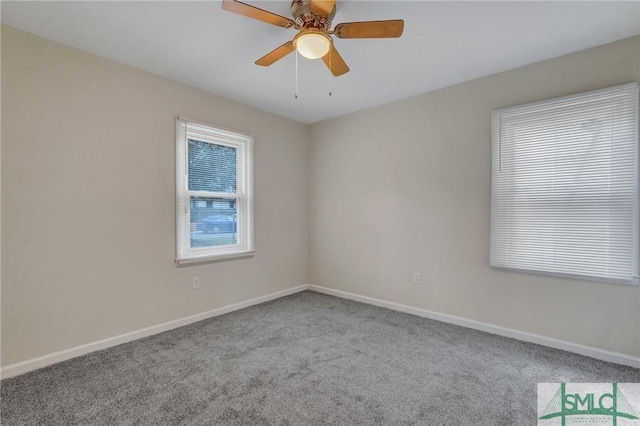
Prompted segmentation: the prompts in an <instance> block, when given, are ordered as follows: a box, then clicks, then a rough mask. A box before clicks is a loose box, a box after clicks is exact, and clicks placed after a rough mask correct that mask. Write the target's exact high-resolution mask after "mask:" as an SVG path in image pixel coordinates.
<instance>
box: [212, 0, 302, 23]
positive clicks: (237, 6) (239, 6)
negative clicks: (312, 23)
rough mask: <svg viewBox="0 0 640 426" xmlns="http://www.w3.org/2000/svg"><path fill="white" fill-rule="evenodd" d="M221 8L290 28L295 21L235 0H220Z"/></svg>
mask: <svg viewBox="0 0 640 426" xmlns="http://www.w3.org/2000/svg"><path fill="white" fill-rule="evenodd" d="M222 8H223V9H224V10H227V11H229V12H233V13H237V14H239V15H244V16H247V17H249V18H253V19H257V20H258V21H262V22H266V23H268V24H272V25H277V26H279V27H284V28H291V27H293V26H295V22H293V21H292V20H291V19H288V18H285V17H284V16H280V15H276V14H275V13H271V12H267V11H266V10H262V9H259V8H257V7H254V6H251V5H248V4H245V3H242V2H239V1H236V0H222Z"/></svg>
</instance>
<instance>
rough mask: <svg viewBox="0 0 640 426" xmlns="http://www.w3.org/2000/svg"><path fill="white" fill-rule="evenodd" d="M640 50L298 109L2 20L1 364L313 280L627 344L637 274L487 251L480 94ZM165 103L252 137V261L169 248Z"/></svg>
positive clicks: (616, 346)
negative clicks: (309, 111) (136, 64)
mask: <svg viewBox="0 0 640 426" xmlns="http://www.w3.org/2000/svg"><path fill="white" fill-rule="evenodd" d="M639 56H640V38H634V39H628V40H624V41H621V42H617V43H614V44H611V45H607V46H602V47H598V48H595V49H591V50H588V51H584V52H580V53H577V54H573V55H568V56H565V57H561V58H557V59H553V60H550V61H546V62H542V63H539V64H534V65H530V66H527V67H523V68H520V69H516V70H513V71H509V72H506V73H502V74H498V75H494V76H490V77H487V78H483V79H479V80H475V81H472V82H469V83H465V84H461V85H457V86H453V87H450V88H446V89H442V90H439V91H436V92H431V93H427V94H423V95H420V96H416V97H413V98H410V99H407V100H403V101H399V102H395V103H392V104H388V105H385V106H381V107H377V108H373V109H370V110H367V111H363V112H359V113H355V114H350V115H348V116H345V117H340V118H336V119H333V120H329V121H326V122H323V123H319V124H316V125H312V126H305V125H302V124H299V123H295V122H292V121H289V120H286V119H283V118H280V117H277V116H275V115H272V114H268V113H266V112H263V111H259V110H256V109H254V108H251V107H248V106H245V105H242V104H238V103H236V102H232V101H230V100H227V99H224V98H221V97H218V96H214V95H211V94H208V93H205V92H202V91H200V90H197V89H194V88H191V87H188V86H185V85H182V84H178V83H175V82H172V81H169V80H166V79H163V78H160V77H157V76H154V75H151V74H148V73H145V72H142V71H138V70H135V69H132V68H129V67H126V66H123V65H120V64H117V63H114V62H112V61H109V60H106V59H102V58H99V57H96V56H93V55H90V54H87V53H84V52H81V51H78V50H75V49H71V48H68V47H64V46H61V45H59V44H56V43H52V42H50V41H47V40H44V39H41V38H38V37H35V36H32V35H29V34H27V33H24V32H21V31H18V30H15V29H12V28H10V27H5V26H3V27H2V58H1V59H2V87H1V89H2V104H1V107H2V113H3V116H2V168H1V171H2V176H1V178H2V200H1V201H2V208H3V211H2V231H3V233H2V245H1V252H2V274H1V278H2V297H1V300H2V302H1V303H2V305H1V309H2V315H1V319H2V330H1V334H2V365H5V366H6V365H9V364H12V363H15V362H19V361H24V360H27V359H30V358H34V357H37V356H41V355H46V354H49V353H51V352H54V351H59V350H64V349H69V348H71V347H74V346H77V345H81V344H85V343H90V342H94V341H96V340H100V339H104V338H108V337H112V336H115V335H118V334H122V333H126V332H129V331H133V330H138V329H141V328H144V327H148V326H152V325H156V324H160V323H163V322H166V321H170V320H173V319H177V318H182V317H185V316H188V315H192V314H196V313H200V312H204V311H207V310H210V309H214V308H217V307H221V306H225V305H228V304H231V303H235V302H240V301H244V300H247V299H250V298H253V297H258V296H261V295H265V294H269V293H273V292H275V291H278V290H283V289H287V288H290V287H294V286H297V285H300V284H303V283H306V282H309V281H310V282H312V283H314V284H318V285H322V286H326V287H330V288H335V289H339V290H344V291H349V292H354V293H358V294H361V295H366V296H371V297H376V298H381V299H385V300H388V301H393V302H398V303H403V304H407V305H411V306H416V307H420V308H425V309H430V310H433V311H437V312H442V313H448V314H452V315H458V316H461V317H465V318H469V319H474V320H478V321H483V322H488V323H492V324H496V325H500V326H504V327H509V328H514V329H518V330H523V331H528V332H533V333H537V334H542V335H545V336H550V337H554V338H559V339H563V340H568V341H570V342H576V343H582V344H586V345H591V346H595V347H598V348H603V349H608V350H612V351H617V352H621V353H625V354H629V355H636V356H639V355H640V295H639V293H640V290H639V289H638V288H636V287H628V286H621V285H607V284H601V283H594V282H584V281H577V280H569V279H553V278H548V277H541V276H535V275H525V274H518V273H509V272H502V271H494V270H491V269H490V268H489V267H488V257H489V252H488V249H489V202H490V111H491V110H493V109H495V108H501V107H505V106H510V105H516V104H520V103H525V102H531V101H536V100H540V99H545V98H550V97H555V96H560V95H565V94H570V93H576V92H581V91H585V90H590V89H595V88H599V87H606V86H610V85H614V84H619V83H626V82H629V81H638V80H640V59H639ZM416 76H417V78H419V73H416ZM389 84H392V82H390V83H389ZM176 115H182V116H186V117H189V118H193V119H196V120H200V121H205V122H210V123H212V124H216V125H220V126H223V127H228V128H231V129H236V130H240V131H244V132H249V133H251V134H253V135H254V136H255V192H256V211H255V213H256V215H255V216H256V219H255V220H256V222H255V228H256V249H257V253H256V255H255V257H254V258H250V259H242V260H234V261H225V262H218V263H211V264H206V265H199V266H190V267H183V268H177V267H176V266H175V265H174V262H173V259H174V256H175V249H174V245H175V237H174V232H175V231H174V229H175V224H174V220H175V213H174V209H175V207H174V200H175V197H174V192H175V164H174V155H175V151H174V144H175V140H174V118H175V116H176ZM309 142H310V145H309ZM309 231H310V232H309ZM309 236H310V238H309ZM414 271H417V272H421V273H422V274H423V284H422V285H420V286H414V285H413V284H411V278H412V273H413V272H414ZM308 275H309V276H308ZM193 276H199V277H200V280H201V288H200V289H199V290H192V289H191V279H192V277H193ZM309 278H310V280H309Z"/></svg>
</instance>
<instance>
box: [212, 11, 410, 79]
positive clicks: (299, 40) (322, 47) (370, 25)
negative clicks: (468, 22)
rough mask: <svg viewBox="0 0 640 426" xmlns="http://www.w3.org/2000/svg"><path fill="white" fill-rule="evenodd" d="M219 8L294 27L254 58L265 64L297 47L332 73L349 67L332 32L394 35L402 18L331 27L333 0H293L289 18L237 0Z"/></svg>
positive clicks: (401, 26) (359, 35)
mask: <svg viewBox="0 0 640 426" xmlns="http://www.w3.org/2000/svg"><path fill="white" fill-rule="evenodd" d="M222 8H223V9H224V10H227V11H229V12H234V13H238V14H240V15H244V16H247V17H249V18H253V19H257V20H259V21H263V22H266V23H268V24H272V25H277V26H279V27H283V28H294V29H296V30H298V34H296V36H295V37H294V38H293V40H290V41H288V42H286V43H284V44H283V45H282V46H280V47H277V48H276V49H274V50H272V51H271V52H269V53H267V54H266V55H264V56H263V57H262V58H260V59H258V60H257V61H256V64H257V65H262V66H265V67H267V66H269V65H271V64H273V63H274V62H276V61H277V60H279V59H282V58H284V57H285V56H287V55H288V54H289V53H291V52H293V51H294V50H297V51H298V52H299V53H300V54H301V55H302V56H304V57H306V58H309V59H318V58H322V60H323V61H324V63H325V64H326V65H327V67H328V68H329V69H330V70H331V72H332V73H333V75H335V76H336V77H337V76H339V75H342V74H345V73H347V72H349V67H348V66H347V64H346V63H345V62H344V59H342V56H340V54H339V53H338V51H337V50H336V48H335V46H334V44H333V39H332V38H331V36H332V35H334V36H336V37H338V38H397V37H400V36H401V35H402V31H403V30H404V20H402V19H394V20H389V21H366V22H345V23H342V24H338V25H336V26H335V27H334V28H333V30H331V20H332V19H333V17H334V16H335V14H336V1H335V0H293V1H292V2H291V13H292V15H293V18H294V19H293V20H291V19H289V18H285V17H284V16H280V15H276V14H275V13H271V12H267V11H266V10H262V9H260V8H257V7H255V6H251V5H248V4H246V3H242V2H239V1H237V0H223V1H222Z"/></svg>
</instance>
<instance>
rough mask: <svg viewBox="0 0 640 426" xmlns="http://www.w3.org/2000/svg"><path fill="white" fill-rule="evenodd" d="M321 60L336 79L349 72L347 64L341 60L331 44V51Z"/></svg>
mask: <svg viewBox="0 0 640 426" xmlns="http://www.w3.org/2000/svg"><path fill="white" fill-rule="evenodd" d="M322 60H323V61H324V63H325V64H326V65H327V67H328V68H329V69H330V70H331V73H332V74H333V75H335V76H336V77H338V76H339V75H342V74H346V73H348V72H349V67H348V66H347V63H346V62H345V61H344V59H342V56H340V54H339V53H338V51H337V50H336V47H335V46H334V45H333V43H332V44H331V50H329V53H327V54H326V55H324V56H323V57H322Z"/></svg>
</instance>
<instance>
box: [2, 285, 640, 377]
mask: <svg viewBox="0 0 640 426" xmlns="http://www.w3.org/2000/svg"><path fill="white" fill-rule="evenodd" d="M304 290H311V291H316V292H318V293H324V294H329V295H331V296H336V297H340V298H343V299H350V300H355V301H357V302H362V303H367V304H370V305H375V306H380V307H383V308H387V309H391V310H394V311H399V312H404V313H407V314H412V315H417V316H419V317H424V318H430V319H433V320H437V321H442V322H446V323H450V324H455V325H459V326H462V327H467V328H472V329H474V330H480V331H485V332H487V333H491V334H497V335H499V336H505V337H510V338H513V339H517V340H522V341H525V342H531V343H536V344H539V345H542V346H548V347H551V348H555V349H561V350H565V351H568V352H574V353H577V354H580V355H585V356H588V357H591V358H595V359H600V360H603V361H607V362H613V363H616V364H622V365H628V366H630V367H635V368H640V358H639V357H634V356H631V355H625V354H621V353H618V352H611V351H607V350H604V349H599V348H594V347H592V346H585V345H580V344H577V343H571V342H566V341H564V340H558V339H553V338H551V337H546V336H541V335H538V334H532V333H527V332H525V331H519V330H514V329H511V328H505V327H500V326H497V325H493V324H487V323H484V322H480V321H475V320H471V319H467V318H462V317H457V316H454V315H448V314H443V313H439V312H434V311H430V310H427V309H421V308H416V307H413V306H408V305H402V304H400V303H395V302H387V301H385V300H381V299H375V298H373V297H368V296H361V295H359V294H354V293H348V292H346V291H341V290H334V289H331V288H327V287H321V286H317V285H313V284H305V285H300V286H297V287H292V288H289V289H287V290H282V291H278V292H276V293H271V294H267V295H265V296H261V297H256V298H255V299H250V300H247V301H244V302H239V303H234V304H232V305H228V306H223V307H221V308H218V309H213V310H211V311H207V312H202V313H200V314H196V315H191V316H189V317H185V318H180V319H177V320H174V321H169V322H166V323H164V324H159V325H154V326H151V327H147V328H143V329H141V330H136V331H132V332H129V333H125V334H120V335H118V336H114V337H110V338H108V339H104V340H99V341H97V342H92V343H87V344H85V345H81V346H76V347H74V348H71V349H66V350H63V351H59V352H53V353H50V354H47V355H44V356H41V357H38V358H32V359H28V360H26V361H22V362H18V363H15V364H11V365H7V366H6V367H2V369H0V378H2V379H7V378H10V377H15V376H19V375H20V374H24V373H28V372H29V371H33V370H37V369H39V368H43V367H46V366H49V365H51V364H56V363H58V362H62V361H66V360H68V359H71V358H75V357H78V356H81V355H86V354H88V353H91V352H95V351H100V350H102V349H106V348H110V347H112V346H117V345H121V344H123V343H127V342H131V341H133V340H137V339H141V338H143V337H147V336H152V335H154V334H158V333H162V332H164V331H168V330H172V329H174V328H178V327H182V326H185V325H188V324H192V323H194V322H198V321H202V320H204V319H207V318H212V317H216V316H219V315H223V314H226V313H229V312H233V311H237V310H240V309H243V308H246V307H249V306H252V305H257V304H260V303H264V302H268V301H270V300H275V299H279V298H281V297H284V296H288V295H290V294H294V293H298V292H301V291H304Z"/></svg>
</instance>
